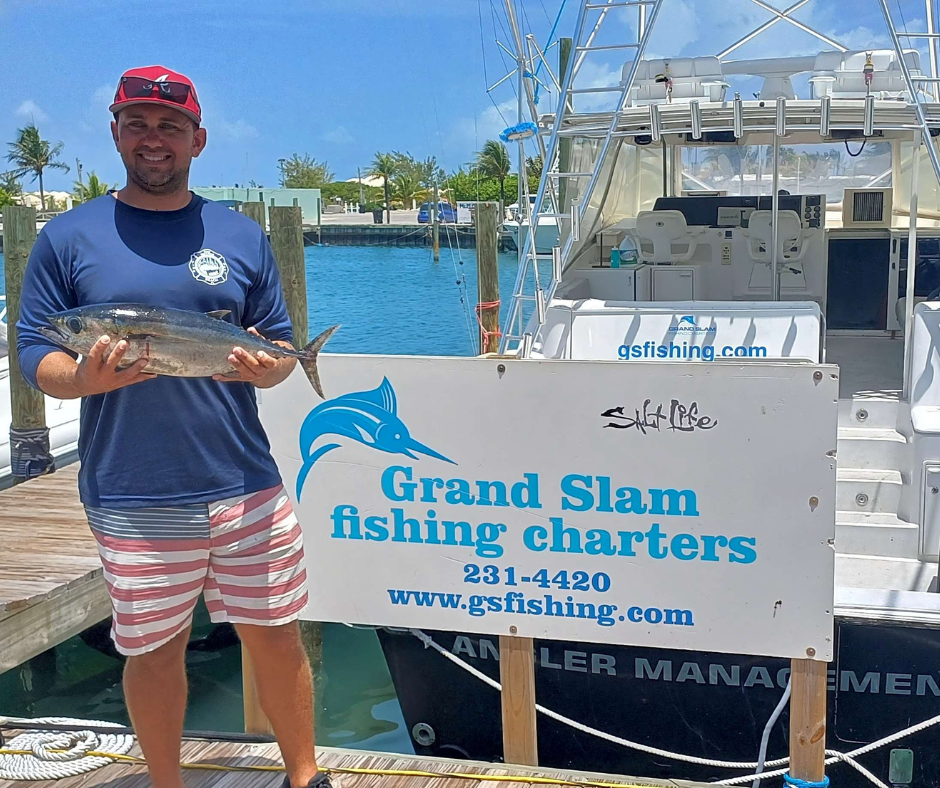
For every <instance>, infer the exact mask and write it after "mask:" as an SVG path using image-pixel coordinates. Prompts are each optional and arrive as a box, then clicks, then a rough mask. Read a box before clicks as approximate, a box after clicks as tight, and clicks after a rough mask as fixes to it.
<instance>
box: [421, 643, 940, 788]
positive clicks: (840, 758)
mask: <svg viewBox="0 0 940 788" xmlns="http://www.w3.org/2000/svg"><path fill="white" fill-rule="evenodd" d="M409 631H410V632H411V634H412V635H414V636H415V637H416V638H417V639H418V640H420V641H421V642H422V643H424V645H425V646H426V647H428V648H432V649H434V650H435V651H437V652H438V653H439V654H442V655H443V656H444V657H446V658H447V659H449V660H450V661H451V662H453V663H454V664H455V665H457V666H459V667H460V668H461V669H463V670H465V671H467V673H469V674H471V675H472V676H475V677H476V678H478V679H480V681H482V682H483V683H484V684H486V685H488V686H490V687H492V688H493V689H495V690H497V691H499V692H502V689H503V688H502V685H501V684H500V683H499V682H498V681H494V680H493V679H491V678H490V677H489V676H487V675H486V674H485V673H481V672H480V671H479V670H477V669H476V668H475V667H473V665H470V664H468V663H467V662H465V661H464V660H462V659H461V658H460V657H458V656H457V655H456V654H451V653H450V652H449V651H448V650H447V649H445V648H444V647H443V646H441V645H439V644H438V643H436V642H435V641H434V640H432V639H431V637H429V636H428V635H426V634H425V633H424V632H422V631H421V630H420V629H411V630H409ZM535 709H536V711H538V712H539V713H541V714H544V715H545V716H546V717H550V718H551V719H553V720H555V721H556V722H560V723H561V724H562V725H567V726H568V727H570V728H574V729H575V730H577V731H581V732H582V733H586V734H588V735H590V736H596V737H597V738H599V739H604V740H605V741H609V742H612V743H613V744H619V745H620V746H622V747H627V748H629V749H631V750H639V751H640V752H645V753H647V754H649V755H656V756H659V757H661V758H669V759H671V760H674V761H683V762H685V763H692V764H696V765H697V766H713V767H716V768H720V769H751V770H754V769H758V768H761V764H760V763H759V762H757V761H754V762H748V761H742V762H737V761H719V760H714V759H711V758H698V757H696V756H694V755H683V754H682V753H677V752H670V751H669V750H662V749H660V748H658V747H650V746H649V745H647V744H640V743H639V742H635V741H630V740H629V739H624V738H621V737H620V736H615V735H613V734H612V733H607V732H606V731H601V730H598V729H597V728H592V727H590V726H589V725H584V724H582V723H580V722H577V721H576V720H572V719H571V718H570V717H565V716H564V715H563V714H559V713H558V712H556V711H552V710H551V709H547V708H545V707H544V706H542V705H540V704H538V703H536V704H535ZM937 724H940V714H938V715H937V716H935V717H931V718H930V719H927V720H924V721H923V722H920V723H918V724H917V725H912V726H911V727H909V728H905V729H904V730H902V731H898V732H897V733H893V734H891V735H890V736H886V737H884V738H883V739H879V740H878V741H874V742H872V743H871V744H866V745H865V746H864V747H859V748H858V749H856V750H852V751H851V752H839V751H837V750H826V755H827V756H829V757H827V758H826V765H827V766H828V765H831V764H834V763H839V762H842V763H846V764H848V765H849V766H851V767H852V768H853V769H855V770H856V771H858V772H859V773H860V774H862V775H863V776H865V777H866V778H867V779H868V780H869V781H870V782H871V783H872V784H873V785H875V786H877V788H889V787H888V786H887V785H885V784H884V783H883V782H882V781H881V780H879V779H878V778H877V777H875V775H873V774H872V773H871V772H870V771H868V769H866V768H865V767H864V766H862V765H861V764H860V763H857V762H856V761H855V759H856V758H858V757H860V756H862V755H866V754H867V753H869V752H872V751H873V750H877V749H878V748H880V747H884V746H885V745H886V744H891V743H893V742H895V741H897V740H898V739H903V738H905V737H907V736H912V735H913V734H915V733H920V731H923V730H926V729H927V728H930V727H933V726H934V725H937ZM789 762H790V759H789V758H778V759H777V760H774V761H767V762H766V763H764V764H763V767H768V768H772V769H774V771H769V772H760V773H755V774H745V775H742V776H740V777H732V778H730V779H727V780H721V781H719V782H717V783H715V784H716V785H739V784H741V783H747V782H751V781H752V780H753V779H754V778H755V777H760V779H761V780H767V779H771V778H773V777H782V776H783V775H784V774H785V773H786V772H787V769H786V768H785V767H786V765H787V764H788V763H789ZM781 766H782V767H784V768H776V767H781Z"/></svg>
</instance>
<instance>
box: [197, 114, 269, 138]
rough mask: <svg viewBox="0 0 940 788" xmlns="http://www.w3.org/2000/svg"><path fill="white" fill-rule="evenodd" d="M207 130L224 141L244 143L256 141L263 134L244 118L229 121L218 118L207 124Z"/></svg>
mask: <svg viewBox="0 0 940 788" xmlns="http://www.w3.org/2000/svg"><path fill="white" fill-rule="evenodd" d="M206 128H207V129H208V130H209V131H210V132H211V131H214V132H215V133H216V134H218V135H219V136H220V137H221V138H222V139H226V140H234V141H242V140H254V139H257V138H258V137H260V136H261V132H259V131H258V129H256V128H255V127H254V126H252V125H251V124H250V123H249V122H248V121H247V120H245V119H244V118H239V119H238V120H234V121H233V120H227V119H225V118H218V119H215V120H213V121H211V122H210V123H207V124H206Z"/></svg>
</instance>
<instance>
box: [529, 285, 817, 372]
mask: <svg viewBox="0 0 940 788" xmlns="http://www.w3.org/2000/svg"><path fill="white" fill-rule="evenodd" d="M821 325H822V317H821V314H820V311H819V306H818V305H817V304H816V303H814V302H812V301H799V302H794V303H787V302H777V303H771V302H766V301H764V302H761V301H756V302H750V301H734V302H699V301H694V302H689V301H685V302H681V303H668V302H664V303H655V304H643V305H642V306H636V305H633V304H626V303H625V304H623V305H622V306H621V305H620V304H613V303H611V302H598V301H593V300H590V299H589V300H584V301H577V302H571V304H570V305H566V304H562V305H557V306H552V307H551V308H550V309H548V310H547V312H546V321H545V325H544V326H543V328H542V330H541V332H540V336H541V337H544V340H543V341H542V342H541V343H537V344H536V348H535V350H536V352H537V355H538V356H540V357H543V358H574V359H594V360H604V359H621V360H623V361H706V362H707V361H727V360H729V359H730V360H732V361H735V360H736V361H741V360H742V359H756V360H774V359H802V360H805V361H819V359H820V336H821Z"/></svg>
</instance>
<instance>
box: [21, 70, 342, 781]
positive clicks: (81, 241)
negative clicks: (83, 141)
mask: <svg viewBox="0 0 940 788" xmlns="http://www.w3.org/2000/svg"><path fill="white" fill-rule="evenodd" d="M110 109H111V112H112V113H113V115H114V120H113V122H112V123H111V133H112V136H113V138H114V144H115V146H116V147H117V150H118V152H119V153H120V155H121V159H122V160H123V163H124V166H125V168H126V170H127V182H126V185H125V186H124V187H123V188H122V189H120V190H119V191H117V192H112V193H109V194H108V195H106V196H103V197H99V198H97V199H95V200H92V201H90V202H88V203H87V204H84V205H80V206H78V207H77V208H75V209H73V210H71V211H68V212H67V213H64V214H62V215H61V216H59V217H57V218H55V219H53V220H52V221H51V222H49V223H48V224H47V225H46V226H45V227H44V228H43V230H42V232H41V233H40V235H39V238H38V239H37V241H36V244H35V246H34V248H33V252H32V255H31V256H30V259H29V263H28V265H27V269H26V274H25V278H24V282H23V291H22V301H21V313H20V314H21V317H20V320H19V322H18V323H17V349H18V352H19V360H20V365H21V367H22V370H23V374H24V375H25V377H26V379H27V380H28V381H29V383H30V384H31V385H33V386H34V387H36V388H38V389H40V390H41V391H43V392H45V393H46V394H48V395H50V396H52V397H57V398H59V399H67V398H75V397H81V398H82V408H81V428H80V435H79V456H80V459H81V467H80V470H79V482H78V483H79V492H80V496H81V500H82V503H83V504H84V506H85V510H86V513H87V517H88V521H89V525H90V527H91V530H92V532H93V534H94V536H95V539H96V540H97V542H98V547H99V553H100V555H101V561H102V564H103V566H104V577H105V580H106V582H107V588H108V592H109V594H110V596H111V605H112V611H113V617H112V628H111V634H112V637H113V639H114V641H115V644H116V646H117V648H118V650H119V651H120V652H121V653H123V654H126V655H127V663H126V666H125V670H124V694H125V699H126V701H127V708H128V712H129V714H130V717H131V721H132V724H133V726H134V730H135V732H136V734H137V737H138V740H139V742H140V746H141V749H142V750H143V752H144V755H145V757H146V759H147V765H148V769H149V771H150V775H151V779H152V781H153V785H154V787H155V788H182V785H183V783H182V777H181V774H180V742H181V737H182V730H183V717H184V713H185V707H186V673H185V663H184V656H185V653H186V644H187V640H188V636H189V630H190V627H191V624H192V616H193V609H194V607H195V605H196V601H197V599H198V597H199V595H200V594H204V596H205V600H206V605H207V607H208V609H209V612H210V615H211V618H212V620H213V621H217V622H222V621H229V622H232V623H233V624H234V626H235V628H236V630H237V631H238V635H239V637H240V638H241V640H242V642H243V643H244V645H245V646H246V647H247V649H248V651H249V653H250V655H251V659H252V662H253V663H254V665H255V668H256V682H257V689H258V694H259V696H260V700H261V706H262V708H263V709H264V712H265V714H266V715H267V716H268V718H269V719H270V720H271V724H272V726H273V728H274V733H275V735H276V737H277V740H278V744H279V746H280V749H281V753H282V755H283V757H284V762H285V766H286V771H287V777H286V778H285V780H284V786H285V788H303V787H305V786H311V787H316V788H329V778H328V777H327V776H326V775H325V774H324V773H323V772H319V771H318V768H317V763H316V759H315V753H314V739H313V700H312V688H311V676H310V667H309V664H308V662H307V658H306V655H305V653H304V650H303V648H302V645H301V641H300V636H299V629H298V624H297V617H298V615H299V612H300V610H301V609H302V608H303V607H304V605H305V604H306V600H307V595H306V590H305V584H306V574H305V571H304V568H303V547H302V544H303V541H302V535H301V531H300V526H299V525H298V523H297V520H296V518H295V517H294V514H293V511H292V509H291V504H290V501H289V499H288V497H287V494H286V492H285V491H284V488H283V486H282V484H281V478H280V475H279V473H278V470H277V467H276V465H275V463H274V460H273V458H272V457H271V454H270V447H269V443H268V440H267V436H266V435H265V433H264V430H263V428H262V426H261V423H260V421H259V418H258V409H257V402H256V398H255V391H254V389H255V388H256V387H257V388H268V387H271V386H275V385H277V384H278V383H280V382H281V381H282V380H284V379H285V378H286V377H287V376H288V375H289V374H290V372H291V370H292V369H293V366H294V363H295V362H294V361H293V360H290V359H280V360H277V359H274V358H272V357H271V356H270V355H267V354H265V353H263V352H261V353H258V354H257V356H253V355H251V354H250V353H248V352H246V351H245V350H244V349H242V348H238V347H236V348H233V349H232V353H231V355H230V356H229V361H230V362H231V363H232V364H233V366H234V367H235V369H236V370H237V371H238V373H239V375H238V377H237V378H236V379H234V380H232V379H228V378H221V377H216V378H215V379H208V378H199V379H188V378H175V377H157V376H154V375H151V374H149V373H147V372H145V371H144V367H145V366H146V364H147V359H146V358H140V359H136V360H135V361H134V363H133V364H131V365H130V366H129V367H127V368H126V369H119V368H118V364H119V362H120V361H121V359H122V358H123V356H124V354H125V353H126V352H127V343H126V342H124V341H123V340H122V341H119V342H117V343H116V345H115V346H114V348H113V349H112V352H110V353H108V352H107V351H108V350H109V345H110V342H109V339H108V337H107V336H103V337H101V338H100V339H99V340H98V342H97V344H96V345H95V346H94V348H93V349H92V350H91V351H90V353H89V354H88V356H87V357H84V358H82V360H81V363H77V362H76V359H77V356H76V355H74V354H72V353H70V352H66V351H63V350H62V349H61V348H60V347H58V346H57V345H55V344H54V343H52V342H50V341H49V340H47V339H46V338H44V337H43V336H42V334H41V333H39V331H38V329H39V327H40V326H45V325H48V322H47V320H46V316H47V315H49V314H51V313H53V312H58V311H60V310H64V309H71V308H74V307H78V306H82V305H86V304H95V303H109V302H110V303H114V302H134V303H144V304H150V305H154V306H160V307H175V308H179V309H189V310H199V311H203V312H208V311H211V310H217V309H228V310H231V316H230V318H229V319H231V320H233V321H234V322H235V323H236V324H238V325H241V326H243V327H246V328H248V330H250V331H253V332H257V333H260V334H261V335H262V336H265V337H267V338H268V339H270V340H272V341H274V342H277V343H278V344H280V345H283V346H285V347H291V339H292V331H291V323H290V319H289V317H288V314H287V310H286V306H285V303H284V299H283V295H282V293H281V285H280V280H279V277H278V270H277V267H276V264H275V261H274V257H273V254H272V252H271V248H270V246H269V244H268V240H267V237H266V236H265V234H264V232H263V230H262V229H261V228H260V227H259V226H258V225H257V224H256V223H254V222H252V221H251V220H249V219H247V218H245V217H243V216H241V215H240V214H237V213H235V212H234V211H231V210H229V209H227V208H225V207H223V206H221V205H219V204H217V203H213V202H208V201H205V200H203V199H201V198H200V197H197V196H196V195H195V194H193V193H192V192H190V191H189V170H190V164H191V162H192V159H194V158H196V157H198V156H199V155H200V154H201V153H202V151H203V150H204V148H205V147H206V130H205V129H204V128H202V126H201V117H202V111H201V108H200V105H199V100H198V98H197V96H196V90H195V88H194V86H193V84H192V82H191V81H190V80H189V79H188V78H187V77H185V76H184V75H182V74H178V73H176V72H173V71H171V70H169V69H167V68H163V67H157V66H154V67H147V68H138V69H132V70H130V71H127V72H126V73H125V74H124V75H123V76H122V77H121V80H120V83H119V85H118V89H117V93H116V95H115V99H114V103H113V104H112V105H111V108H110Z"/></svg>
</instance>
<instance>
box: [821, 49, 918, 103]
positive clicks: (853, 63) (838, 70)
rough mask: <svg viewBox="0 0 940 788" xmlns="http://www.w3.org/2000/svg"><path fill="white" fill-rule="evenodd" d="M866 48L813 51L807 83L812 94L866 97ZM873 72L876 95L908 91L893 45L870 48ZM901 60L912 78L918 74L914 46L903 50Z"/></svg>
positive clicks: (883, 96)
mask: <svg viewBox="0 0 940 788" xmlns="http://www.w3.org/2000/svg"><path fill="white" fill-rule="evenodd" d="M867 59H868V53H867V52H865V51H854V52H851V51H850V52H837V51H827V52H820V53H819V54H818V55H816V60H815V63H814V65H813V73H812V76H811V77H810V80H809V81H810V83H811V84H812V86H813V94H814V96H815V97H817V98H818V97H820V96H826V95H828V96H831V97H832V98H865V96H866V95H868V93H869V87H868V86H867V85H866V84H865V73H864V67H865V61H866V60H867ZM871 60H872V65H873V66H874V67H875V71H874V74H873V75H872V82H871V88H870V91H871V94H872V95H874V96H875V97H876V98H891V97H892V96H895V95H898V94H900V93H904V92H906V91H907V85H906V83H905V81H904V72H902V71H901V66H900V63H899V62H898V57H897V54H896V53H895V51H894V50H893V49H876V50H873V51H872V52H871ZM904 62H905V63H906V64H907V67H908V69H910V72H911V76H913V77H914V81H915V82H916V81H917V77H918V76H920V75H921V70H920V53H919V52H918V51H917V50H916V49H910V48H908V49H905V50H904Z"/></svg>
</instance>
